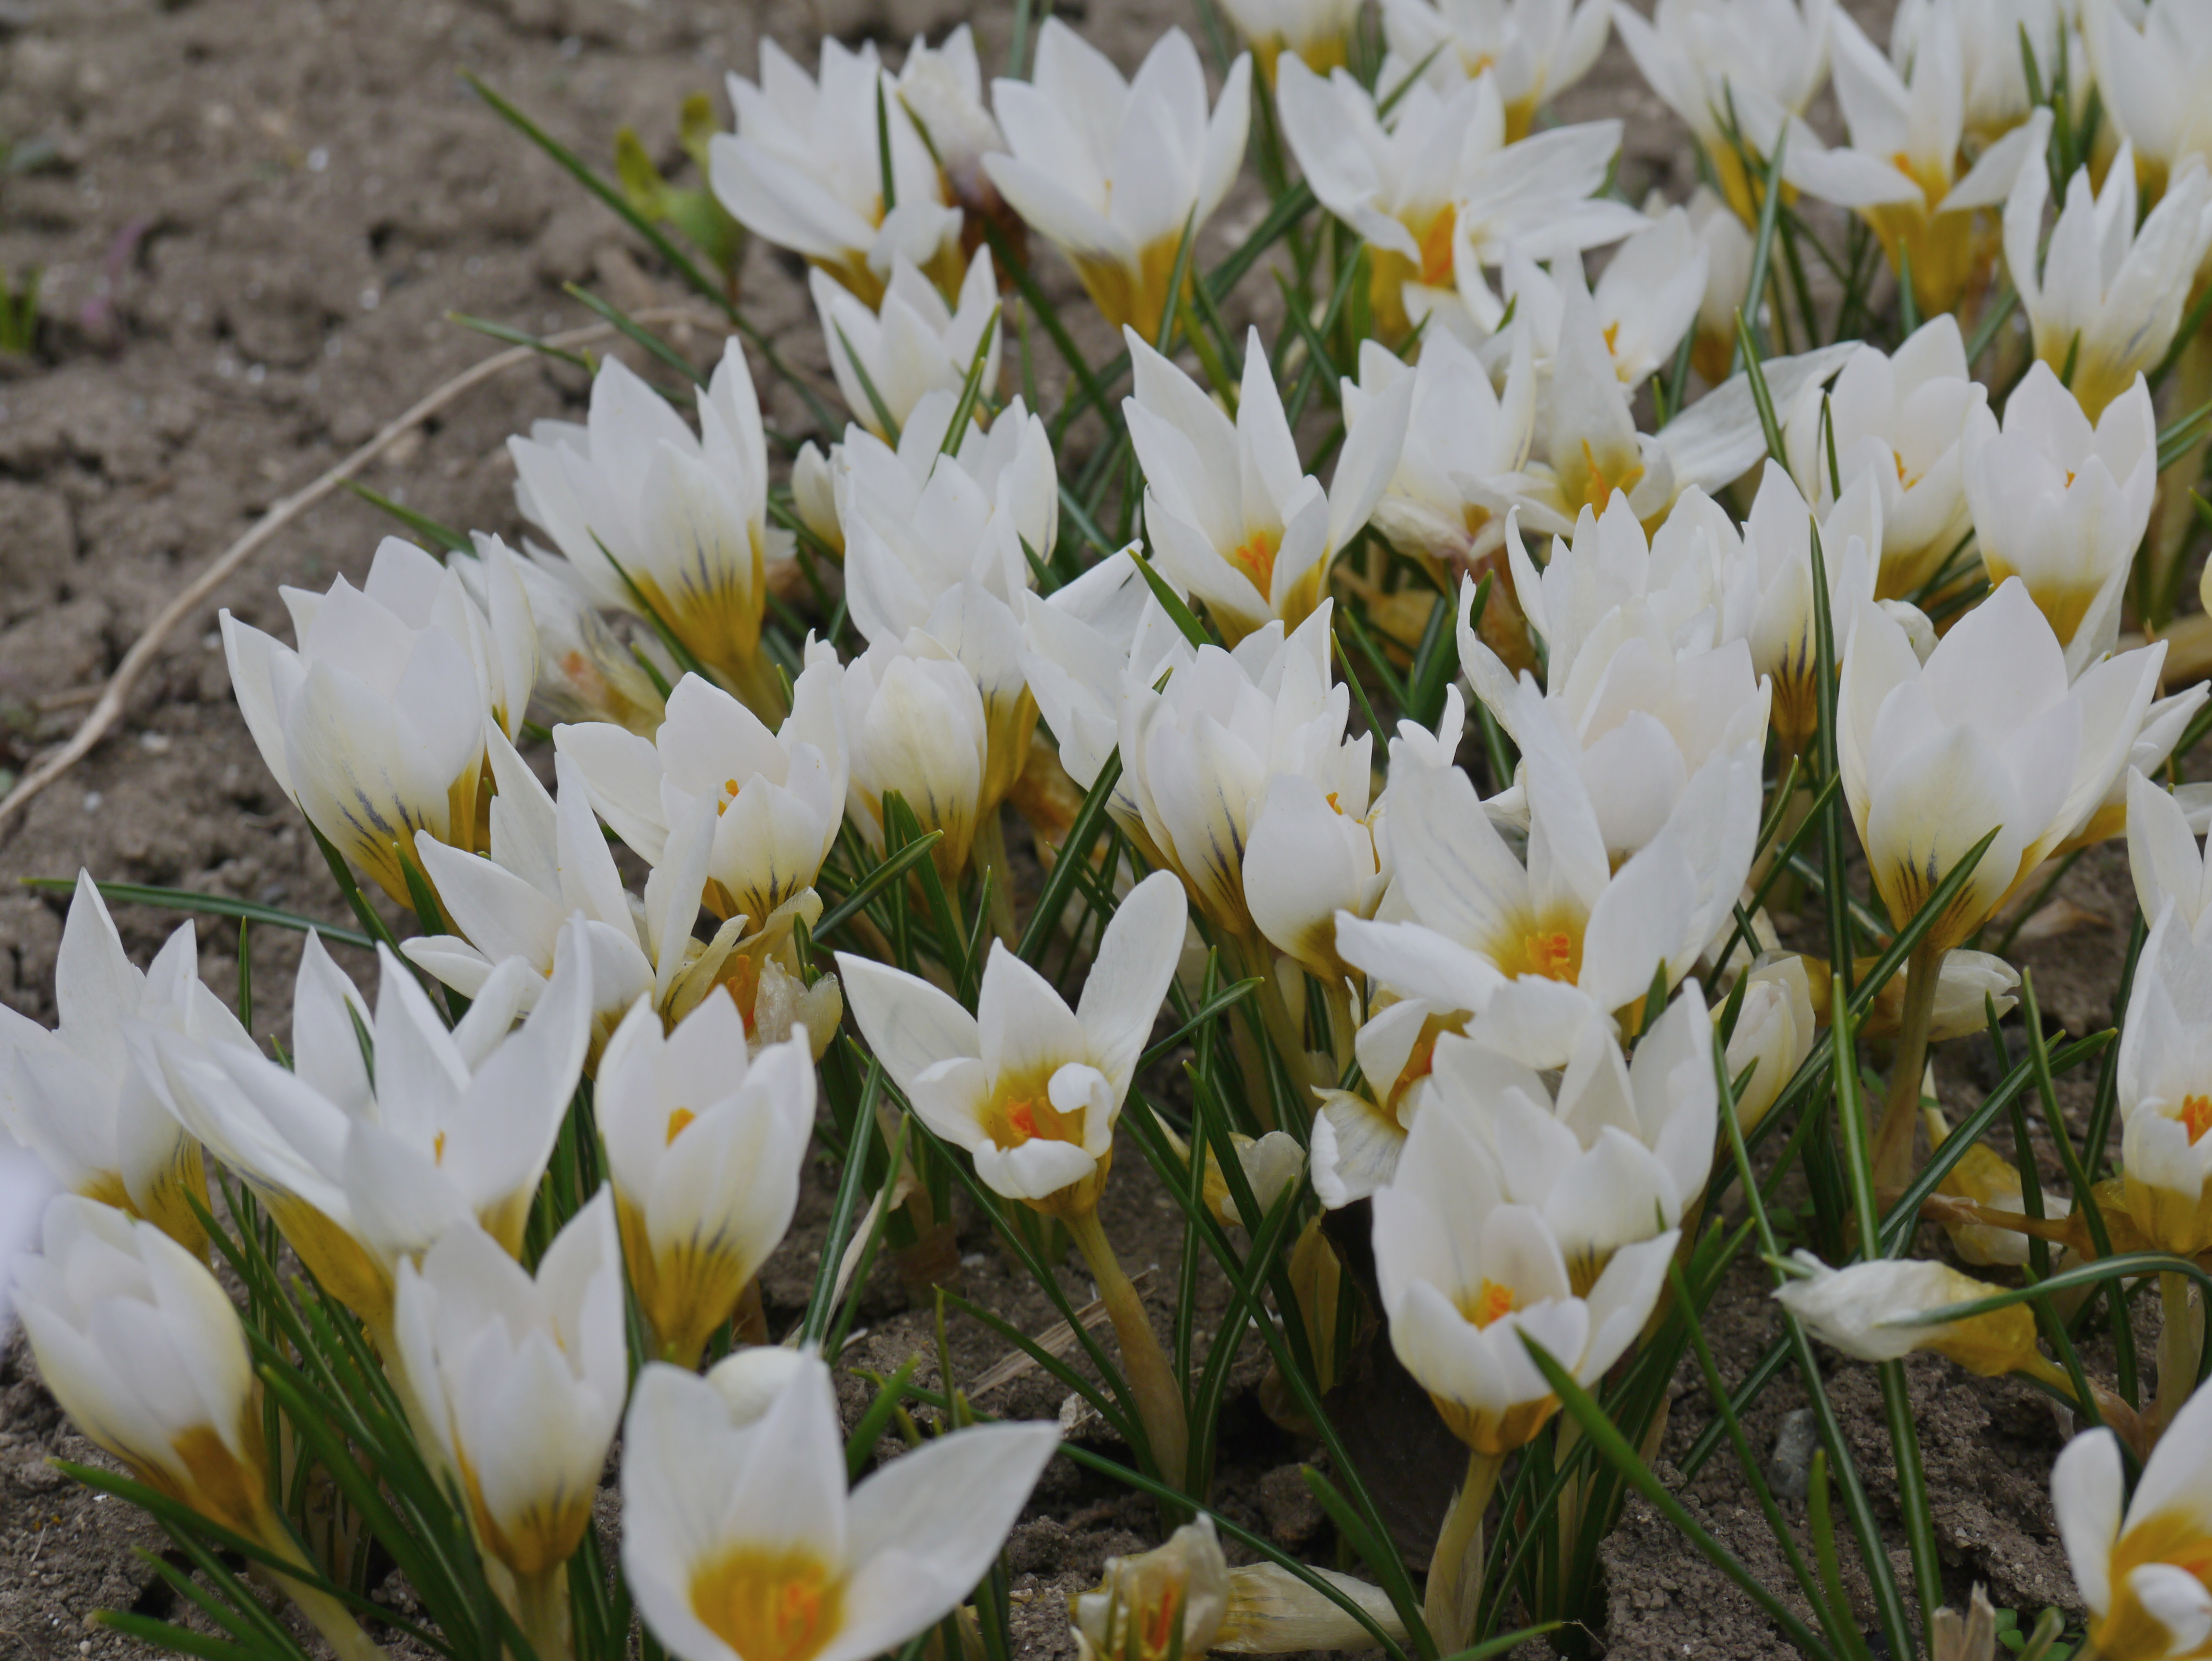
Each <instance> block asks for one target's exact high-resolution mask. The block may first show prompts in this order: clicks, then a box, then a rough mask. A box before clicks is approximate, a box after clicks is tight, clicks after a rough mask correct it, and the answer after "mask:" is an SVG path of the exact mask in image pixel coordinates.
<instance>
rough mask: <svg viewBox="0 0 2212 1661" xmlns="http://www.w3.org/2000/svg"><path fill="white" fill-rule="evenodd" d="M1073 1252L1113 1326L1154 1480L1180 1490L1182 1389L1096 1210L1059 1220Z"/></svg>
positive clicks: (1185, 1448) (1184, 1478) (1185, 1445)
mask: <svg viewBox="0 0 2212 1661" xmlns="http://www.w3.org/2000/svg"><path fill="white" fill-rule="evenodd" d="M1065 1221H1066V1224H1067V1232H1068V1233H1070V1234H1071V1235H1073V1237H1074V1239H1075V1244H1076V1248H1077V1250H1080V1251H1081V1252H1082V1253H1083V1261H1084V1262H1085V1263H1086V1264H1088V1265H1089V1266H1090V1269H1091V1279H1092V1280H1094V1281H1097V1283H1098V1297H1099V1301H1101V1302H1102V1303H1103V1304H1104V1305H1106V1318H1107V1319H1109V1321H1111V1322H1112V1323H1114V1339H1115V1342H1116V1343H1118V1344H1119V1345H1120V1346H1121V1368H1122V1371H1123V1372H1126V1373H1127V1375H1128V1378H1129V1390H1130V1393H1131V1394H1132V1395H1133V1396H1135V1397H1136V1405H1137V1416H1138V1417H1139V1419H1141V1420H1142V1421H1144V1426H1145V1435H1146V1439H1148V1440H1149V1441H1150V1442H1151V1443H1152V1463H1153V1465H1154V1466H1155V1467H1157V1468H1158V1471H1159V1475H1160V1480H1161V1481H1162V1482H1165V1483H1167V1484H1169V1485H1170V1487H1173V1488H1183V1487H1185V1486H1187V1485H1188V1482H1189V1480H1190V1477H1189V1470H1188V1466H1189V1450H1190V1429H1189V1425H1188V1421H1187V1420H1186V1418H1185V1416H1184V1409H1183V1400H1182V1384H1180V1383H1179V1382H1178V1381H1177V1379H1176V1375H1175V1367H1174V1366H1173V1365H1172V1364H1171V1363H1170V1361H1169V1360H1168V1357H1167V1352H1166V1351H1165V1350H1164V1349H1162V1348H1160V1338H1159V1335H1158V1333H1156V1332H1154V1331H1153V1330H1152V1318H1151V1317H1149V1316H1147V1315H1146V1313H1145V1300H1144V1299H1142V1298H1141V1297H1139V1295H1138V1293H1137V1288H1136V1287H1133V1286H1131V1285H1130V1284H1129V1277H1128V1276H1127V1275H1124V1274H1123V1273H1122V1272H1121V1262H1120V1260H1118V1259H1117V1258H1116V1257H1115V1256H1114V1247H1113V1244H1112V1243H1111V1242H1109V1240H1108V1239H1107V1238H1106V1231H1105V1229H1104V1228H1103V1226H1101V1225H1100V1224H1099V1221H1098V1212H1097V1208H1096V1207H1093V1208H1091V1209H1089V1210H1087V1211H1084V1212H1081V1213H1079V1214H1076V1215H1075V1216H1073V1217H1069V1218H1066V1219H1065Z"/></svg>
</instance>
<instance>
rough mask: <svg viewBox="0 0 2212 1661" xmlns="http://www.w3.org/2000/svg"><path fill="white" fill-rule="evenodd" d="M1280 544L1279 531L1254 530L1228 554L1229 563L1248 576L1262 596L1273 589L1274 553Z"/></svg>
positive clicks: (1281, 542)
mask: <svg viewBox="0 0 2212 1661" xmlns="http://www.w3.org/2000/svg"><path fill="white" fill-rule="evenodd" d="M1282 545H1283V537H1282V532H1279V531H1255V532H1253V534H1252V535H1251V536H1250V537H1249V538H1248V539H1247V540H1246V541H1245V542H1244V543H1243V545H1241V546H1240V547H1238V548H1237V550H1236V551H1234V552H1232V553H1231V555H1230V556H1229V563H1231V565H1234V566H1235V567H1237V569H1239V570H1240V571H1242V572H1243V573H1244V575H1246V576H1249V577H1250V578H1251V579H1252V586H1253V587H1255V588H1257V589H1258V590H1259V591H1260V593H1261V596H1262V597H1263V598H1264V597H1266V596H1268V595H1272V594H1273V593H1274V591H1275V587H1274V585H1275V554H1276V551H1278V550H1279V549H1280V548H1281V546H1282Z"/></svg>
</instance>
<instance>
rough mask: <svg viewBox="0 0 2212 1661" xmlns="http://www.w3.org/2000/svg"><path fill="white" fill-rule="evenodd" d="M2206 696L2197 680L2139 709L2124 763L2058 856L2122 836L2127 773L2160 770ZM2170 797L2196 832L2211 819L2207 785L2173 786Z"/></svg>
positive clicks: (2210, 688)
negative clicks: (2139, 715) (2178, 804)
mask: <svg viewBox="0 0 2212 1661" xmlns="http://www.w3.org/2000/svg"><path fill="white" fill-rule="evenodd" d="M2208 698H2212V685H2208V684H2206V683H2205V682H2203V681H2198V682H2197V683H2196V684H2194V685H2191V686H2187V687H2185V688H2183V689H2182V690H2181V691H2179V692H2175V693H2173V694H2172V695H2171V696H2169V697H2162V698H2160V699H2157V700H2156V701H2155V702H2154V703H2152V704H2151V706H2150V708H2149V709H2146V710H2145V711H2143V718H2142V725H2141V726H2140V727H2136V735H2135V739H2134V740H2133V742H2131V743H2130V745H2128V758H2127V760H2126V762H2125V763H2124V764H2122V766H2121V769H2120V770H2119V771H2118V772H2117V773H2115V774H2114V775H2113V776H2112V783H2111V784H2110V785H2109V786H2107V787H2106V791H2105V794H2104V798H2103V800H2100V801H2099V802H2098V804H2097V805H2096V806H2094V807H2093V808H2092V809H2091V810H2090V812H2089V817H2088V818H2086V819H2084V820H2082V822H2081V824H2080V825H2079V826H2078V827H2076V829H2075V832H2074V834H2073V835H2072V836H2070V837H2068V838H2067V839H2066V840H2065V841H2064V842H2063V843H2060V844H2059V845H2058V852H2059V853H2061V854H2070V853H2072V852H2073V851H2074V850H2075V849H2077V848H2087V847H2088V846H2089V845H2090V844H2092V843H2100V842H2108V841H2110V840H2111V839H2112V837H2118V836H2124V835H2125V834H2126V831H2127V828H2128V782H2127V774H2128V771H2129V770H2130V769H2132V770H2135V771H2136V772H2139V773H2142V774H2143V775H2144V776H2149V775H2151V774H2154V773H2156V772H2157V771H2158V770H2160V768H2162V767H2164V766H2165V765H2166V761H2167V759H2168V758H2169V757H2172V754H2173V746H2174V745H2177V744H2179V742H2180V741H2181V739H2182V735H2183V734H2184V733H2185V732H2187V731H2188V728H2189V724H2190V723H2191V721H2194V720H2195V719H2196V717H2197V711H2198V710H2199V709H2203V707H2204V704H2205V702H2206V700H2207V699H2208ZM2175 796H2176V799H2177V800H2179V801H2180V803H2181V804H2182V806H2183V807H2184V808H2185V810H2186V811H2187V812H2188V815H2189V822H2190V824H2192V825H2194V826H2197V827H2199V828H2202V827H2203V825H2204V824H2206V823H2207V821H2208V820H2212V784H2184V785H2181V786H2179V788H2177V790H2176V791H2175Z"/></svg>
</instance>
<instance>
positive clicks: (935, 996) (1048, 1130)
mask: <svg viewBox="0 0 2212 1661" xmlns="http://www.w3.org/2000/svg"><path fill="white" fill-rule="evenodd" d="M1186 915H1187V914H1186V907H1185V904H1184V901H1183V897H1182V889H1181V886H1180V885H1179V884H1177V882H1176V879H1175V878H1174V877H1173V876H1171V875H1170V874H1169V873H1166V872H1154V873H1152V875H1151V876H1149V877H1147V878H1146V879H1144V881H1142V882H1140V883H1139V884H1138V885H1136V887H1135V888H1133V890H1131V891H1130V893H1129V895H1128V897H1127V898H1126V899H1124V900H1123V901H1122V902H1121V906H1120V907H1119V909H1117V910H1115V913H1114V916H1113V918H1112V920H1111V921H1110V922H1108V924H1107V925H1106V931H1105V934H1104V936H1103V938H1102V939H1101V940H1100V941H1099V945H1098V952H1097V957H1096V958H1094V959H1093V961H1092V963H1091V973H1090V977H1089V978H1088V979H1086V980H1085V983H1084V986H1083V994H1082V996H1081V998H1080V999H1079V1001H1078V1002H1077V1004H1076V1007H1074V1008H1073V1009H1072V1010H1071V1009H1070V1008H1069V1007H1067V1005H1066V1003H1065V1002H1064V1001H1062V1000H1061V998H1060V995H1059V994H1058V993H1057V992H1055V991H1054V990H1053V989H1052V987H1051V984H1050V983H1048V982H1047V981H1046V980H1045V979H1044V978H1043V977H1042V976H1040V975H1039V974H1038V973H1037V972H1036V970H1034V969H1031V968H1030V966H1029V965H1028V964H1025V963H1024V962H1023V961H1022V960H1021V959H1020V958H1018V957H1016V956H1015V955H1014V954H1013V953H1012V952H1008V951H1007V950H1006V947H1005V946H1003V945H1002V944H1000V942H998V941H994V942H992V946H991V955H990V958H989V960H988V962H987V963H986V964H985V965H984V968H983V979H982V986H981V991H980V992H979V993H978V995H977V998H976V1013H975V1014H973V1015H970V1014H969V1013H968V1012H967V1011H966V1010H964V1009H963V1008H962V1007H960V1006H959V1004H957V1002H955V1001H953V1000H952V999H951V997H949V996H947V995H945V993H943V992H940V991H939V990H938V989H936V988H935V987H933V986H932V985H930V984H929V983H927V981H924V980H921V979H919V978H917V977H915V976H912V975H907V974H902V973H901V972H900V971H899V970H896V969H892V968H890V967H887V966H886V965H884V964H879V963H876V962H874V961H872V959H869V958H858V957H854V956H852V955H850V954H848V953H843V952H841V953H839V954H838V958H837V964H838V968H839V970H840V971H841V972H842V975H843V976H844V978H845V992H846V995H847V997H848V998H849V999H850V1000H851V1001H852V1006H853V1019H854V1020H855V1021H857V1022H858V1023H859V1024H860V1031H861V1034H862V1036H864V1037H866V1039H867V1041H868V1045H869V1048H870V1049H872V1050H874V1052H875V1054H876V1057H877V1059H878V1061H880V1062H882V1063H883V1065H884V1071H885V1072H886V1073H888V1074H890V1077H891V1080H892V1082H894V1083H895V1084H896V1085H897V1086H898V1087H899V1088H900V1090H901V1091H902V1092H905V1094H906V1097H907V1099H908V1101H909V1102H911V1103H912V1104H913V1105H914V1110H915V1112H916V1113H917V1114H919V1115H920V1116H921V1120H922V1123H925V1124H927V1126H928V1127H929V1128H930V1129H932V1130H933V1131H934V1132H936V1133H937V1135H939V1136H942V1137H944V1138H945V1140H946V1141H949V1142H951V1143H952V1144H954V1145H955V1146H956V1147H961V1148H963V1149H965V1150H967V1151H968V1152H969V1153H970V1154H972V1155H973V1156H974V1158H975V1174H976V1175H977V1176H978V1177H981V1178H982V1180H983V1181H984V1183H987V1185H988V1186H989V1187H990V1188H991V1189H993V1190H994V1191H995V1192H997V1193H1000V1194H1003V1195H1005V1196H1006V1197H1007V1198H1009V1199H1013V1200H1019V1201H1022V1202H1024V1203H1025V1204H1029V1205H1031V1206H1035V1207H1036V1208H1038V1209H1040V1210H1044V1211H1049V1212H1051V1213H1053V1214H1055V1215H1061V1216H1069V1215H1073V1214H1078V1213H1088V1212H1089V1211H1090V1210H1091V1208H1093V1207H1095V1206H1096V1205H1097V1199H1098V1194H1099V1190H1100V1189H1102V1188H1103V1186H1104V1185H1105V1181H1106V1172H1107V1169H1108V1166H1109V1164H1110V1163H1111V1161H1112V1159H1113V1151H1114V1125H1115V1120H1116V1119H1117V1118H1119V1116H1120V1115H1121V1101H1122V1098H1124V1097H1125V1096H1127V1094H1128V1092H1129V1081H1130V1079H1131V1078H1132V1077H1133V1074H1135V1071H1136V1066H1137V1059H1138V1057H1139V1056H1140V1055H1141V1054H1142V1053H1143V1050H1144V1046H1145V1040H1146V1037H1149V1036H1150V1035H1151V1033H1152V1021H1153V1019H1154V1017H1156V1016H1157V1015H1158V1013H1159V1007H1160V1000H1161V998H1162V997H1163V996H1164V995H1166V992H1167V988H1168V981H1169V979H1170V977H1172V976H1173V974H1174V973H1175V967H1176V958H1177V956H1178V954H1179V953H1180V952H1181V950H1182V934H1183V926H1184V922H1185V920H1186Z"/></svg>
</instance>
